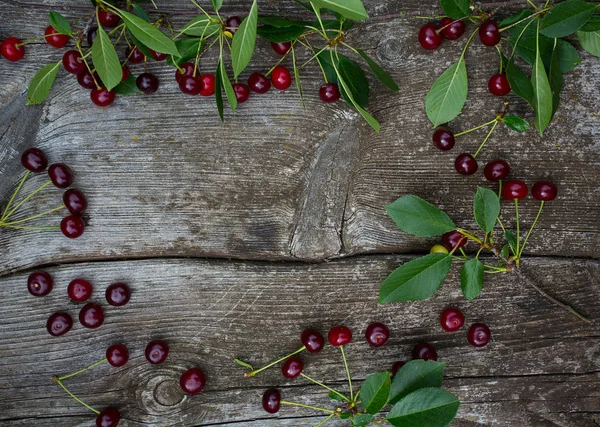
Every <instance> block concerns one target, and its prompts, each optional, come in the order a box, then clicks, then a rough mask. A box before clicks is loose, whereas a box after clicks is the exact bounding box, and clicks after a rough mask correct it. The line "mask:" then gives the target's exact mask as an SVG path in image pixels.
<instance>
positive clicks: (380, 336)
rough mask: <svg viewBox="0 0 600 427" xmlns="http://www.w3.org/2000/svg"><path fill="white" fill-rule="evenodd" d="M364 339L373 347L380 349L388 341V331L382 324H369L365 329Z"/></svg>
mask: <svg viewBox="0 0 600 427" xmlns="http://www.w3.org/2000/svg"><path fill="white" fill-rule="evenodd" d="M365 338H366V339H367V342H368V343H369V344H371V345H372V346H373V347H381V346H382V345H384V344H385V343H386V342H388V340H389V339H390V330H389V329H388V327H387V326H385V325H384V324H383V323H371V324H370V325H369V326H368V327H367V330H366V332H365Z"/></svg>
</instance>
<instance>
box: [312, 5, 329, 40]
mask: <svg viewBox="0 0 600 427" xmlns="http://www.w3.org/2000/svg"><path fill="white" fill-rule="evenodd" d="M310 5H311V6H312V8H313V10H314V11H315V15H316V17H317V20H318V21H319V25H321V30H323V32H322V33H321V34H322V35H323V37H324V38H325V39H326V40H329V37H327V31H326V30H325V26H324V25H323V21H322V20H321V12H320V11H319V10H318V9H317V8H316V7H315V5H314V4H313V3H310Z"/></svg>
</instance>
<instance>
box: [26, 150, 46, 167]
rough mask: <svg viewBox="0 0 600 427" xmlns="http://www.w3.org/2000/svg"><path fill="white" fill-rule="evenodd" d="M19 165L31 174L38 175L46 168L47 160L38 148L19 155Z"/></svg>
mask: <svg viewBox="0 0 600 427" xmlns="http://www.w3.org/2000/svg"><path fill="white" fill-rule="evenodd" d="M21 164H22V165H23V167H24V168H25V169H27V170H30V171H31V172H34V173H40V172H44V171H45V170H46V167H48V159H47V158H46V155H45V154H44V152H43V151H42V150H40V149H39V148H30V149H29V150H27V151H25V152H24V153H23V154H22V155H21Z"/></svg>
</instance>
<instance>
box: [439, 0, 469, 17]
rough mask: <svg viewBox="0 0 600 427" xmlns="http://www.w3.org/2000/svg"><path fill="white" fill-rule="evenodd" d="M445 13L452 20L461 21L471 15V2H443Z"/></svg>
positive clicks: (461, 0) (456, 0)
mask: <svg viewBox="0 0 600 427" xmlns="http://www.w3.org/2000/svg"><path fill="white" fill-rule="evenodd" d="M440 3H441V4H442V9H444V13H445V14H446V15H448V16H449V17H450V18H452V19H460V18H464V17H465V16H469V15H471V8H470V7H469V6H470V4H469V3H470V2H469V0H441V1H440Z"/></svg>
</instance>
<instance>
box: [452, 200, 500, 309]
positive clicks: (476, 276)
mask: <svg viewBox="0 0 600 427" xmlns="http://www.w3.org/2000/svg"><path fill="white" fill-rule="evenodd" d="M496 200H498V197H497V196H496ZM483 272H484V265H483V263H482V262H481V261H479V260H478V259H477V258H472V259H470V260H468V261H467V262H465V263H464V264H463V266H462V269H461V270H460V285H461V288H462V292H463V295H464V296H465V298H466V299H468V300H472V299H473V298H475V297H476V296H477V295H479V293H480V292H481V289H483Z"/></svg>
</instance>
